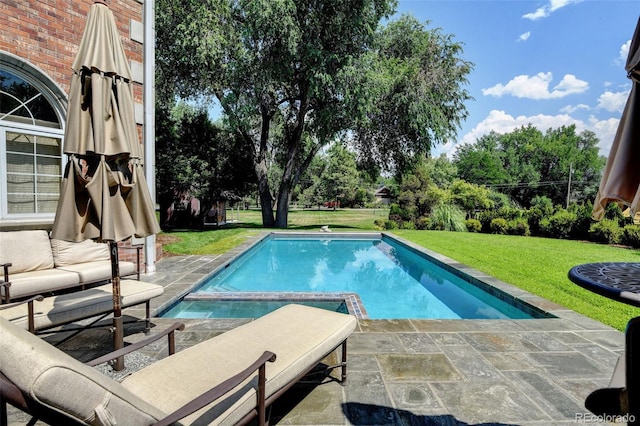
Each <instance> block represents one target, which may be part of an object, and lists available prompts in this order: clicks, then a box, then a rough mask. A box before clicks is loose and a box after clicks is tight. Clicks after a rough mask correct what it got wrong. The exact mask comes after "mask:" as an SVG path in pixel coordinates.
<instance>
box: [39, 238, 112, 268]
mask: <svg viewBox="0 0 640 426" xmlns="http://www.w3.org/2000/svg"><path fill="white" fill-rule="evenodd" d="M51 251H52V254H53V262H54V264H55V266H56V268H58V267H60V266H67V265H75V264H77V263H84V262H92V261H94V260H109V245H108V244H107V243H96V242H95V241H93V240H85V241H82V242H79V243H72V242H69V241H63V240H56V239H55V238H52V239H51Z"/></svg>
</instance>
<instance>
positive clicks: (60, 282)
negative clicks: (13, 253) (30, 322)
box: [0, 268, 80, 299]
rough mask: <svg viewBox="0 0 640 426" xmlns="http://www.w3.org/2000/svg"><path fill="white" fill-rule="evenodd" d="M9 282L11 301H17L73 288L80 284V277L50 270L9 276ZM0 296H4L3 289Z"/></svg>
mask: <svg viewBox="0 0 640 426" xmlns="http://www.w3.org/2000/svg"><path fill="white" fill-rule="evenodd" d="M9 281H11V287H10V288H9V294H10V296H11V299H18V298H21V297H25V296H32V295H36V294H42V295H46V293H49V292H51V291H53V290H61V289H65V288H69V287H75V286H77V285H79V284H80V276H79V275H78V274H77V273H75V272H70V271H63V270H60V269H53V268H52V269H42V270H37V271H29V272H22V273H19V274H10V275H9ZM0 294H2V295H4V288H2V289H1V290H0Z"/></svg>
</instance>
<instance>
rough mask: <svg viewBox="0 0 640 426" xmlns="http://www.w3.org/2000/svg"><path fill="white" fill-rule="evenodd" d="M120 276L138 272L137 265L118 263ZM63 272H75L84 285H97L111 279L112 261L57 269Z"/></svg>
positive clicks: (100, 261)
mask: <svg viewBox="0 0 640 426" xmlns="http://www.w3.org/2000/svg"><path fill="white" fill-rule="evenodd" d="M118 267H119V269H120V276H121V277H122V276H126V275H133V274H135V272H136V265H135V264H134V263H132V262H118ZM56 269H58V270H61V271H68V272H75V273H76V274H78V275H79V276H80V282H82V283H95V282H98V281H106V280H108V279H111V276H112V274H111V261H110V260H108V259H107V260H96V261H93V262H84V263H76V264H73V265H66V266H60V267H58V268H56Z"/></svg>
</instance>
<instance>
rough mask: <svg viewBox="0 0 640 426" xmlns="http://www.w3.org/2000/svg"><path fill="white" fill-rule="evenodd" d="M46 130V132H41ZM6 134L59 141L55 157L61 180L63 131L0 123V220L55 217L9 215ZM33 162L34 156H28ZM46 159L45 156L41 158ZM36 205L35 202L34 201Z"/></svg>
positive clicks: (48, 216)
mask: <svg viewBox="0 0 640 426" xmlns="http://www.w3.org/2000/svg"><path fill="white" fill-rule="evenodd" d="M7 124H11V125H7ZM14 124H15V125H14ZM43 129H47V131H43ZM7 133H24V134H27V135H33V136H43V137H51V138H55V139H59V140H60V152H59V155H58V156H56V158H57V159H59V160H60V174H61V176H60V179H62V173H64V167H65V166H66V158H65V156H64V155H63V153H62V141H63V137H64V131H63V130H62V129H50V130H49V129H48V128H45V127H40V126H30V125H20V123H12V122H3V121H0V154H1V155H0V170H2V173H0V189H1V190H0V218H3V219H8V220H15V219H39V218H41V219H52V218H53V217H54V216H55V212H49V213H9V202H8V201H9V200H8V199H9V191H8V182H7V174H8V167H7ZM30 156H31V157H32V158H33V159H34V160H35V158H36V156H35V154H32V155H30ZM43 157H46V156H43ZM37 176H38V173H37V170H35V169H34V179H35V183H34V185H35V194H36V197H37V195H38V194H40V192H39V191H38V187H37V186H38V182H37ZM35 202H36V203H37V200H36V201H35Z"/></svg>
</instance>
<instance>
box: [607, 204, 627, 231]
mask: <svg viewBox="0 0 640 426" xmlns="http://www.w3.org/2000/svg"><path fill="white" fill-rule="evenodd" d="M604 217H605V219H611V220H613V221H615V222H616V223H617V224H618V226H619V225H620V224H622V223H624V221H625V218H624V215H623V214H622V209H621V208H620V206H619V205H618V203H609V204H607V208H606V209H605V211H604Z"/></svg>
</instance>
